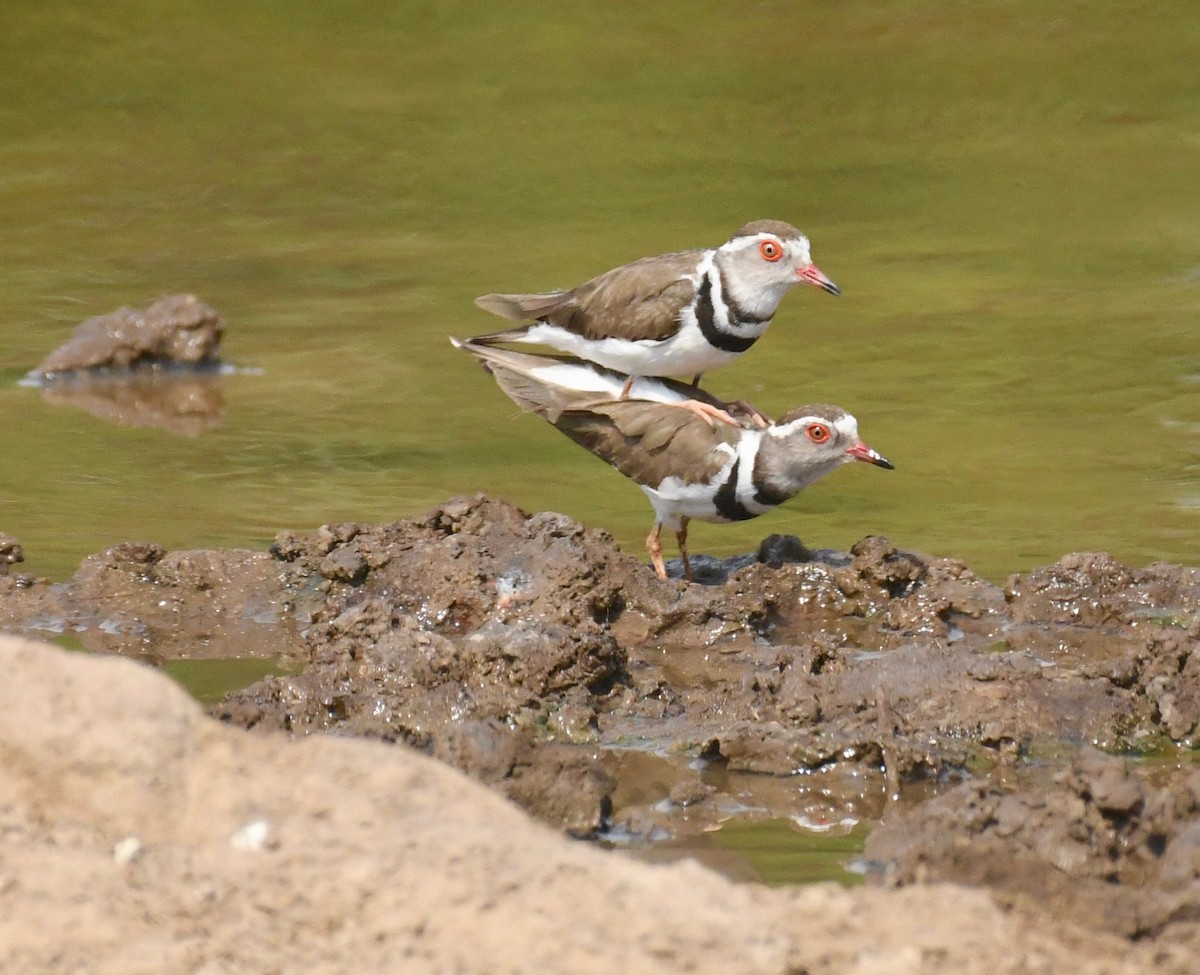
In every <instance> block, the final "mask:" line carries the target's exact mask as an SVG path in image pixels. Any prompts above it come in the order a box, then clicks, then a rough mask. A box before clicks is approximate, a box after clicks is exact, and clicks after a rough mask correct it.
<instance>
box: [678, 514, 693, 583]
mask: <svg viewBox="0 0 1200 975" xmlns="http://www.w3.org/2000/svg"><path fill="white" fill-rule="evenodd" d="M687 526H688V518H687V515H684V516H683V517H681V518H680V524H679V531H677V532H676V533H675V541H676V542H678V543H679V558H680V560H681V561H682V562H683V577H684V578H685V579H687V581H688V582H693V581H694V580H693V579H692V563H691V562H689V561H688V554H687Z"/></svg>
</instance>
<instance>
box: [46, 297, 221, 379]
mask: <svg viewBox="0 0 1200 975" xmlns="http://www.w3.org/2000/svg"><path fill="white" fill-rule="evenodd" d="M224 331H225V322H224V320H223V319H222V318H221V316H220V315H219V314H217V312H216V311H214V310H213V309H212V308H210V307H209V306H208V305H206V304H205V303H204V302H202V301H201V300H200V299H199V298H197V297H196V296H195V295H168V296H167V297H165V298H160V299H159V300H158V301H156V302H155V303H154V304H152V305H151V306H150V307H149V308H147V309H146V310H145V311H139V310H137V309H135V308H125V307H122V308H118V309H117V310H116V311H114V312H110V313H109V314H107V315H97V316H95V317H94V318H89V319H87V320H86V321H85V322H83V323H82V324H80V325H79V327H78V328H76V329H75V333H74V334H73V335H72V336H71V338H70V339H68V340H67V342H66V343H65V344H64V345H62V346H61V347H59V348H58V349H56V350H55V351H54V352H52V353H50V355H49V356H47V357H46V360H45V361H44V362H43V363H42V364H41V365H40V366H38V367H37V369H35V370H34V371H33V372H32V373H31V374H30V378H31V379H32V380H35V381H41V382H48V381H53V380H54V379H56V378H57V377H59V376H60V375H62V374H64V373H77V372H80V371H83V370H94V369H128V368H130V367H132V366H137V365H148V364H167V363H173V364H184V365H200V364H202V363H214V362H215V361H216V358H217V352H218V350H219V349H220V345H221V335H222V334H223V333H224Z"/></svg>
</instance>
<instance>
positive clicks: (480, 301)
mask: <svg viewBox="0 0 1200 975" xmlns="http://www.w3.org/2000/svg"><path fill="white" fill-rule="evenodd" d="M569 294H570V292H567V291H548V292H546V293H545V294H540V295H481V296H480V297H478V298H476V299H475V304H476V305H477V306H479V307H480V308H482V309H483V310H484V311H490V312H491V313H492V314H493V315H499V316H500V317H501V318H507V319H508V320H509V321H511V322H535V321H537V320H538V319H539V318H541V317H542V316H543V315H549V314H550V313H551V312H552V311H554V310H556V309H557V308H559V307H561V306H562V305H563V304H564V303H565V301H566V300H567V296H568V295H569Z"/></svg>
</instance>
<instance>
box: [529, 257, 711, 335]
mask: <svg viewBox="0 0 1200 975" xmlns="http://www.w3.org/2000/svg"><path fill="white" fill-rule="evenodd" d="M703 256H704V252H703V251H680V252H679V253H676V254H661V255H659V256H658V257H644V258H642V259H641V260H640V261H634V262H633V263H632V264H626V265H624V266H623V267H618V268H614V269H613V270H611V271H608V272H606V273H604V274H601V275H600V276H599V277H597V278H592V280H591V281H587V282H585V283H584V284H581V285H580V286H579V287H578V288H576V289H575V290H574V291H572V292H571V293H570V301H568V302H564V303H563V305H562V306H561V307H559V308H557V309H555V310H554V311H553V312H551V313H550V314H549V315H548V316H546V320H547V321H549V322H551V323H552V324H554V325H559V326H561V327H562V328H566V329H570V330H571V331H572V332H575V333H577V334H579V335H582V336H583V337H584V338H587V339H602V338H607V337H609V336H612V337H614V338H624V339H655V340H661V339H666V338H670V337H671V336H672V335H674V334H675V332H676V330H677V329H678V328H679V313H680V312H681V311H682V310H683V309H684V308H686V307H687V305H688V304H689V303H690V302H691V301H692V299H693V298H694V297H695V294H696V286H695V285H694V284H692V282H691V281H690V280H688V277H687V276H688V275H690V274H692V273H693V272H694V271H695V270H696V265H697V264H699V263H700V259H701V258H702V257H703Z"/></svg>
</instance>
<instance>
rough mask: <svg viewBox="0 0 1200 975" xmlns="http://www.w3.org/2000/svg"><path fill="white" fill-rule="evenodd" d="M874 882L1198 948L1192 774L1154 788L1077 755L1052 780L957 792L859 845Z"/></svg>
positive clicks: (1091, 754)
mask: <svg viewBox="0 0 1200 975" xmlns="http://www.w3.org/2000/svg"><path fill="white" fill-rule="evenodd" d="M867 856H868V857H869V858H870V859H871V860H872V861H873V862H874V865H875V868H876V870H877V871H878V873H879V876H880V878H881V879H882V880H883V882H885V883H887V884H890V885H893V886H901V885H906V884H911V883H913V882H914V881H917V880H921V881H926V882H928V881H953V882H956V883H964V884H970V885H973V886H985V887H987V888H988V889H990V890H993V891H995V892H997V893H998V894H999V895H1000V897H1001V898H1002V899H1003V900H1005V901H1007V902H1008V903H1010V904H1017V905H1021V906H1022V907H1024V908H1025V909H1027V910H1031V911H1032V910H1043V911H1049V912H1051V913H1053V914H1054V915H1055V916H1058V917H1065V918H1068V919H1069V920H1071V921H1073V922H1074V923H1076V924H1079V925H1081V926H1086V927H1095V928H1098V929H1101V930H1105V931H1115V932H1119V933H1120V934H1122V935H1123V936H1125V937H1128V938H1139V939H1140V938H1146V937H1151V936H1156V935H1160V934H1162V933H1163V932H1164V931H1165V930H1166V929H1167V928H1168V927H1171V928H1172V932H1171V935H1172V938H1174V939H1179V938H1187V939H1188V940H1197V939H1198V938H1200V771H1197V770H1190V769H1188V770H1185V771H1183V773H1182V774H1180V775H1179V776H1177V777H1173V778H1172V779H1171V780H1170V781H1169V782H1168V784H1167V785H1165V786H1156V785H1155V784H1154V783H1153V782H1152V781H1150V777H1149V776H1147V775H1146V774H1145V773H1144V772H1143V773H1142V774H1138V773H1137V772H1135V771H1134V770H1133V769H1132V768H1130V766H1129V765H1128V763H1126V762H1124V761H1122V760H1121V759H1119V758H1115V757H1112V756H1108V755H1104V754H1102V753H1100V752H1097V751H1094V750H1090V749H1089V750H1085V751H1083V752H1082V753H1081V754H1080V755H1079V756H1078V757H1076V758H1075V759H1074V760H1073V761H1072V762H1071V763H1070V764H1069V765H1068V767H1067V768H1065V769H1064V770H1062V771H1061V772H1059V773H1057V774H1056V775H1054V776H1053V777H1052V779H1051V781H1049V782H1041V783H1030V782H1025V783H1019V784H1015V785H1014V784H1006V783H1003V782H997V781H990V780H985V781H981V782H971V783H966V784H963V785H960V786H958V787H956V788H954V789H952V790H950V791H949V792H947V793H946V794H944V795H942V796H939V797H937V798H934V799H932V800H930V801H929V802H926V803H924V804H923V805H921V806H918V807H916V808H914V809H911V810H906V811H904V812H901V813H899V814H897V815H895V816H891V817H889V818H888V819H887V820H886V821H885V822H884V823H883V825H882V826H880V827H879V828H878V829H876V830H875V831H874V832H873V833H872V834H871V836H870V837H869V839H868V841H867Z"/></svg>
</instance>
